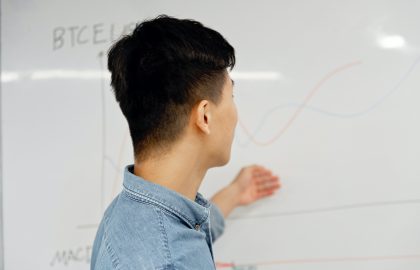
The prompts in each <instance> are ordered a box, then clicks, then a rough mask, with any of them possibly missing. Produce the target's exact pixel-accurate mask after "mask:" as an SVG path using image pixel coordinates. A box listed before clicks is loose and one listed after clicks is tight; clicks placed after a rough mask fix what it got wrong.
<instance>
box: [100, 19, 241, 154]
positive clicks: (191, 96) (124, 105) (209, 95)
mask: <svg viewBox="0 0 420 270" xmlns="http://www.w3.org/2000/svg"><path fill="white" fill-rule="evenodd" d="M234 66H235V50H234V48H233V47H232V46H231V45H230V44H229V43H228V42H227V41H226V40H225V38H224V37H223V36H222V35H221V34H220V33H218V32H217V31H215V30H213V29H210V28H207V27H205V26H203V24H201V23H200V22H197V21H194V20H191V19H177V18H174V17H170V16H167V15H159V16H157V17H156V18H154V19H149V20H144V21H143V22H141V23H140V24H137V25H136V28H135V29H134V30H133V32H132V33H131V34H129V35H125V36H123V37H122V38H121V39H119V40H118V41H117V42H116V43H115V44H113V45H112V47H111V48H110V50H109V52H108V70H109V71H110V72H111V86H112V88H113V92H114V94H115V98H116V100H117V102H118V103H119V106H120V108H121V110H122V113H123V114H124V116H125V118H126V119H127V122H128V126H129V130H130V135H131V139H132V143H133V149H134V159H136V160H144V159H145V158H147V157H148V155H149V154H150V153H152V152H154V151H156V150H163V151H165V149H168V147H170V145H171V143H173V142H174V141H176V140H177V139H178V138H179V137H180V136H181V135H182V132H183V131H184V129H185V127H186V126H187V124H188V121H189V116H190V113H191V110H192V109H193V107H194V106H195V105H196V104H197V103H198V102H200V101H201V100H204V99H206V100H210V101H211V102H213V103H214V104H216V105H217V104H218V103H219V102H220V100H221V97H222V89H223V85H224V83H225V80H226V76H225V74H226V73H227V70H226V69H227V68H229V67H230V70H232V69H233V67H234Z"/></svg>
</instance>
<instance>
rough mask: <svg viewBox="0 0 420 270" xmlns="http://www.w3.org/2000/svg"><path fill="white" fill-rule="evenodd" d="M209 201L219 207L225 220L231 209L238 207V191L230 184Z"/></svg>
mask: <svg viewBox="0 0 420 270" xmlns="http://www.w3.org/2000/svg"><path fill="white" fill-rule="evenodd" d="M210 200H211V201H212V202H213V203H214V204H216V205H217V207H219V209H220V210H221V211H222V213H223V216H224V217H225V218H226V217H227V216H228V215H229V214H230V213H231V212H232V210H233V209H235V208H236V207H237V206H239V190H238V188H237V187H236V186H235V185H234V184H232V183H231V184H230V185H228V186H226V187H225V188H223V189H221V190H220V191H219V192H217V193H216V194H215V195H214V196H213V197H212V198H211V199H210Z"/></svg>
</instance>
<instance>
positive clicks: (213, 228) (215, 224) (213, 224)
mask: <svg viewBox="0 0 420 270" xmlns="http://www.w3.org/2000/svg"><path fill="white" fill-rule="evenodd" d="M224 230H225V218H224V216H223V213H222V212H221V210H220V209H219V207H217V205H216V204H214V203H213V202H211V208H210V232H211V238H212V242H213V243H214V241H216V240H217V239H218V238H219V237H220V236H221V235H222V234H223V232H224Z"/></svg>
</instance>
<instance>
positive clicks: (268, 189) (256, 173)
mask: <svg viewBox="0 0 420 270" xmlns="http://www.w3.org/2000/svg"><path fill="white" fill-rule="evenodd" d="M231 185H232V186H234V187H235V188H236V190H237V194H238V206H244V205H247V204H250V203H253V202H255V201H257V200H259V199H262V198H264V197H267V196H270V195H272V194H274V192H275V191H276V190H277V189H279V188H280V187H281V182H280V179H279V177H278V176H276V175H273V173H272V172H271V171H270V170H268V169H266V168H264V167H263V166H259V165H251V166H247V167H244V168H242V169H241V170H240V171H239V173H238V175H237V176H236V178H235V179H234V180H233V182H232V183H231Z"/></svg>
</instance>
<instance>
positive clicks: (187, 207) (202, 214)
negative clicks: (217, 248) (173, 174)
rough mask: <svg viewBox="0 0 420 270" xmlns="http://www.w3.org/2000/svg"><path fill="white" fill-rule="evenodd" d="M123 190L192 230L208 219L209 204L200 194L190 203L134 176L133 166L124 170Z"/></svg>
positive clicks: (179, 195)
mask: <svg viewBox="0 0 420 270" xmlns="http://www.w3.org/2000/svg"><path fill="white" fill-rule="evenodd" d="M123 190H124V191H125V192H128V193H130V194H131V195H132V196H134V197H136V198H138V199H140V200H143V201H147V202H149V203H153V204H155V205H156V206H159V207H161V208H163V209H165V210H167V211H170V212H171V213H172V214H175V215H176V216H177V217H179V218H180V219H182V220H184V221H185V222H187V223H188V224H189V225H190V226H191V227H192V228H194V227H195V225H197V224H200V225H201V224H202V223H203V222H204V221H205V220H206V219H207V218H208V217H209V213H210V206H211V203H210V202H209V201H208V200H207V199H205V198H204V196H203V195H202V194H201V193H199V192H197V195H196V197H195V200H194V201H192V200H190V199H189V198H187V197H185V196H184V195H182V194H180V193H178V192H175V191H173V190H171V189H168V188H166V187H164V186H161V185H158V184H155V183H153V182H151V181H147V180H145V179H144V178H142V177H140V176H137V175H135V174H134V164H129V165H126V166H125V168H124V180H123Z"/></svg>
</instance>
